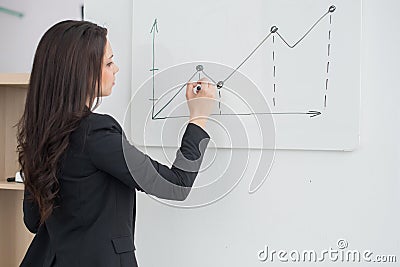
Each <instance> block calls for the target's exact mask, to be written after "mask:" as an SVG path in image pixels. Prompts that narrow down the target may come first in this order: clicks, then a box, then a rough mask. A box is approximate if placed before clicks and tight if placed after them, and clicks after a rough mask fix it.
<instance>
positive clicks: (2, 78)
mask: <svg viewBox="0 0 400 267" xmlns="http://www.w3.org/2000/svg"><path fill="white" fill-rule="evenodd" d="M29 79H30V74H29V73H0V86H7V87H12V88H25V89H26V88H28V85H29Z"/></svg>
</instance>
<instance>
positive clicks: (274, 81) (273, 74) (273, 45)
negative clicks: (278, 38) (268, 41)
mask: <svg viewBox="0 0 400 267" xmlns="http://www.w3.org/2000/svg"><path fill="white" fill-rule="evenodd" d="M272 63H273V67H274V68H273V70H274V71H273V73H272V80H273V83H274V87H273V88H274V93H273V97H272V102H273V104H274V107H275V106H276V99H275V98H276V63H275V35H272Z"/></svg>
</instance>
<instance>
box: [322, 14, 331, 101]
mask: <svg viewBox="0 0 400 267" xmlns="http://www.w3.org/2000/svg"><path fill="white" fill-rule="evenodd" d="M331 27H332V15H329V30H328V59H327V63H326V79H325V96H324V107H325V108H326V106H327V98H328V95H327V94H328V85H329V70H330V64H331V62H330V59H331V37H332V29H331Z"/></svg>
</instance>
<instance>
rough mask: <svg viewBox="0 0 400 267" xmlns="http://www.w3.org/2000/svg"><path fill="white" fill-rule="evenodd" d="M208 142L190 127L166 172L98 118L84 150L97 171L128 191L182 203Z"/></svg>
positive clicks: (107, 118)
mask: <svg viewBox="0 0 400 267" xmlns="http://www.w3.org/2000/svg"><path fill="white" fill-rule="evenodd" d="M209 138H210V137H209V135H208V134H207V133H206V132H205V131H204V130H203V129H202V128H201V127H199V126H197V125H196V124H193V123H189V124H188V125H187V127H186V130H185V133H184V135H183V137H182V141H181V146H180V148H179V149H178V151H177V152H176V158H175V161H174V163H173V164H172V166H171V168H169V167H168V166H165V165H163V164H161V163H159V162H157V161H155V160H153V159H152V158H150V157H149V156H148V155H146V154H144V153H142V152H141V151H140V150H138V149H137V148H136V147H135V146H134V145H131V144H130V143H129V141H128V140H127V138H126V136H125V134H124V132H123V130H122V128H121V126H120V125H119V124H118V122H117V121H116V120H115V119H113V118H112V117H111V116H108V115H101V117H97V119H96V120H95V121H93V122H91V123H90V126H89V132H88V137H87V150H88V154H89V156H90V159H91V161H92V163H93V164H94V165H95V166H96V168H98V169H100V170H102V171H104V172H107V173H109V174H110V175H112V176H113V177H115V178H116V179H118V180H120V181H121V182H122V183H124V184H125V185H126V186H128V187H129V188H131V189H137V190H139V191H143V192H145V193H147V194H151V195H154V196H156V197H159V198H163V199H171V200H185V199H186V197H187V196H188V194H189V192H190V189H191V187H192V185H193V183H194V180H195V178H196V176H197V173H198V171H199V169H200V165H201V162H202V159H203V155H204V152H205V149H206V147H207V144H208V142H209Z"/></svg>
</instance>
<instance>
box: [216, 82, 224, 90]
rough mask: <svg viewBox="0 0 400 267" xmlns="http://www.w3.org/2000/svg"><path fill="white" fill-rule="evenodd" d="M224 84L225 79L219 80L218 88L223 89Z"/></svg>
mask: <svg viewBox="0 0 400 267" xmlns="http://www.w3.org/2000/svg"><path fill="white" fill-rule="evenodd" d="M223 86H224V82H223V81H219V82H217V88H218V89H221V88H222V87H223Z"/></svg>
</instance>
